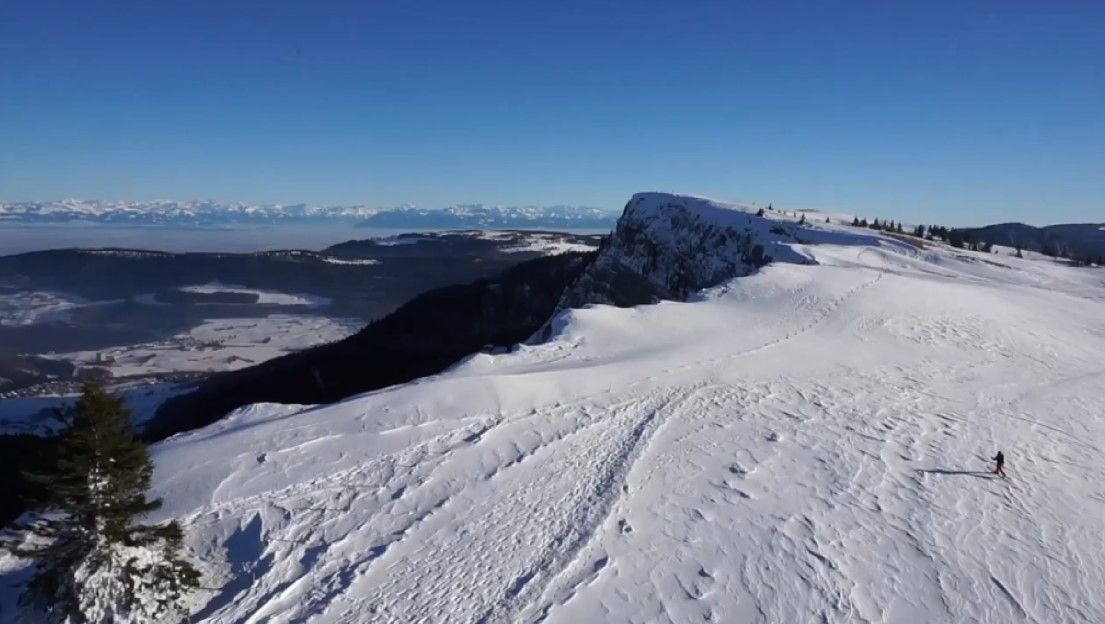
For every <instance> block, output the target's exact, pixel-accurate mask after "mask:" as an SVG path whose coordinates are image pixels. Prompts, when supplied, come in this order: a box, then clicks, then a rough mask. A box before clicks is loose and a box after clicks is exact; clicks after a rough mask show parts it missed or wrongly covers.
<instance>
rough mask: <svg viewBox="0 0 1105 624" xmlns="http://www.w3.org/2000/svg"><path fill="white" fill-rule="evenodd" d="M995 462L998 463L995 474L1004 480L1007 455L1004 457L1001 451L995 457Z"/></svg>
mask: <svg viewBox="0 0 1105 624" xmlns="http://www.w3.org/2000/svg"><path fill="white" fill-rule="evenodd" d="M993 460H994V461H996V462H997V463H998V464H997V466H996V467H995V468H994V474H996V475H998V476H999V477H1001V478H1002V479H1004V478H1005V455H1002V454H1001V451H998V454H997V455H994V457H993Z"/></svg>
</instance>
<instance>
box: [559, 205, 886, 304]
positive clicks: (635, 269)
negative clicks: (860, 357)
mask: <svg viewBox="0 0 1105 624" xmlns="http://www.w3.org/2000/svg"><path fill="white" fill-rule="evenodd" d="M788 214H790V213H788ZM804 214H807V213H804ZM808 214H809V215H810V216H811V217H813V218H816V217H817V213H812V212H810V213H808ZM806 244H838V245H870V246H879V245H893V246H901V245H902V244H901V243H900V242H898V241H894V240H891V239H884V238H878V237H875V236H870V235H867V234H861V233H854V232H847V231H843V230H842V229H841V228H832V227H828V228H826V227H822V226H821V225H819V224H815V223H813V221H809V222H807V221H806V217H805V216H803V217H799V216H797V213H794V216H786V215H784V214H783V213H781V212H778V211H774V210H772V211H765V210H762V209H759V208H758V207H756V206H751V205H746V204H734V203H727V202H719V201H716V200H709V199H705V198H700V197H689V196H683V195H672V194H669V193H638V194H636V195H634V196H633V198H632V199H630V200H629V203H628V204H626V207H625V211H624V213H623V214H622V217H621V219H619V220H618V224H617V227H616V228H615V230H614V232H613V233H612V234H611V236H610V240H609V241H608V242H607V244H606V245H605V246H604V248H603V250H602V252H601V253H600V254H599V257H598V259H597V261H596V262H595V263H594V265H593V266H592V267H591V268H590V269H589V270H588V272H587V273H586V274H585V275H583V276H582V277H581V278H580V280H579V283H578V284H576V286H575V287H574V288H572V289H571V290H570V291H569V292H568V293H565V296H564V300H563V305H562V307H566V308H567V307H579V306H581V305H586V304H589V303H614V304H618V305H635V304H639V303H647V302H652V301H656V300H658V299H677V300H682V299H685V298H686V297H687V296H688V295H689V294H691V293H693V292H695V291H698V290H701V289H703V288H709V287H711V286H715V285H717V284H719V283H721V282H722V281H724V280H726V279H730V278H733V277H741V276H744V275H748V274H749V273H751V272H752V271H754V270H756V269H757V268H759V267H762V266H764V265H765V264H767V263H769V262H772V261H776V262H789V263H797V264H812V263H814V262H815V260H814V259H813V256H812V255H810V254H809V253H807V252H805V251H804V250H803V249H802V247H801V246H802V245H806Z"/></svg>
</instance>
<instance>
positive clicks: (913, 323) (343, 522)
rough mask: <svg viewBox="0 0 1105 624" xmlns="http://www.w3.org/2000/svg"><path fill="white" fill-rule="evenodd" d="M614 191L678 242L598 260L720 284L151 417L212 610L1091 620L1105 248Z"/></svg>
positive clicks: (590, 310) (163, 481) (454, 618)
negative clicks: (299, 395)
mask: <svg viewBox="0 0 1105 624" xmlns="http://www.w3.org/2000/svg"><path fill="white" fill-rule="evenodd" d="M634 202H637V203H636V205H635V204H634ZM623 219H626V220H629V222H628V223H623V224H622V225H623V226H625V225H631V224H633V223H636V226H635V227H637V229H638V230H641V231H643V232H649V234H648V235H647V236H638V237H636V240H638V241H639V242H640V241H644V240H646V239H647V240H649V241H654V242H653V243H648V244H644V243H642V245H641V246H640V248H646V247H648V248H652V247H655V248H654V249H653V251H655V254H654V255H655V257H657V258H661V259H663V261H662V262H659V261H658V262H657V263H656V264H655V265H648V264H641V263H639V262H638V260H640V259H641V258H645V257H647V256H648V254H644V255H642V254H641V253H639V252H638V251H633V249H632V248H631V247H628V246H626V241H625V240H623V241H620V242H619V241H618V240H616V239H612V240H611V242H610V244H609V245H608V246H607V247H606V248H605V249H604V251H603V252H602V254H603V255H604V256H609V257H607V258H605V259H603V258H600V261H599V262H600V264H599V265H598V266H599V267H602V266H607V267H610V266H615V265H618V266H622V267H629V269H628V270H631V271H632V272H634V273H635V274H636V275H638V276H639V277H640V278H641V279H642V280H643V282H644V283H647V284H649V285H650V287H651V288H654V289H655V290H656V293H657V294H658V295H665V294H678V293H677V292H676V291H677V290H678V289H675V288H674V287H673V282H672V281H671V280H670V279H669V275H670V269H671V267H672V266H673V265H672V264H671V263H672V262H676V263H680V265H681V266H684V267H702V268H704V270H703V271H701V272H698V271H697V269H696V270H695V271H690V273H691V276H690V277H689V278H687V276H686V275H684V277H681V278H679V279H680V280H684V279H691V280H692V281H693V282H699V283H702V284H705V283H707V282H710V283H712V286H711V287H709V288H707V289H705V290H701V291H697V292H693V293H690V296H689V298H688V301H686V302H683V301H662V302H660V303H657V304H655V305H646V306H639V307H634V308H616V307H611V306H605V305H597V306H591V307H587V308H584V309H570V310H565V311H564V312H562V313H561V315H560V316H559V317H558V318H557V319H556V320H555V322H554V323H553V324H552V332H551V337H550V338H549V339H548V340H547V341H545V342H543V343H541V344H535V345H530V346H523V347H521V348H519V349H518V350H517V351H515V352H514V353H510V354H501V355H490V354H481V355H477V356H474V357H472V358H470V359H469V360H467V361H466V362H465V363H463V364H462V365H459V366H457V367H455V368H454V369H453V370H451V371H449V372H448V373H445V374H442V375H440V376H437V377H434V378H430V379H426V380H423V381H421V382H418V383H413V384H409V385H405V386H400V387H395V388H391V389H387V390H383V391H379V392H375V393H371V394H368V395H364V396H360V397H356V398H353V399H350V400H348V401H345V402H343V403H340V404H335V405H330V406H324V407H298V406H275V405H256V406H251V407H248V408H245V409H242V410H240V411H238V412H236V413H234V414H233V415H232V416H230V417H228V418H227V419H225V420H223V421H221V422H219V423H216V424H214V425H212V426H210V427H208V428H206V429H203V430H199V431H196V432H192V433H189V434H185V435H182V436H178V437H176V438H173V439H170V440H168V441H166V442H163V443H161V444H160V445H158V446H157V447H156V449H155V457H156V462H157V474H156V482H157V485H156V490H157V494H159V495H161V496H164V498H165V501H166V507H165V509H164V510H163V512H162V513H164V514H165V515H172V516H176V517H179V518H180V519H181V520H182V523H183V524H184V526H185V529H186V531H187V532H188V538H187V539H188V543H189V545H190V546H191V547H192V548H193V549H194V551H195V552H196V554H197V555H198V556H199V557H201V558H202V559H204V560H205V561H207V562H209V564H208V567H207V573H208V578H207V580H206V582H205V585H206V586H208V587H214V588H217V589H214V590H212V591H210V592H205V593H203V594H202V595H200V596H198V597H197V614H196V616H195V618H194V621H202V622H301V621H311V622H369V621H373V622H410V621H450V622H474V621H484V622H508V621H536V620H543V621H549V622H582V621H587V622H590V621H610V622H626V621H633V622H646V621H647V622H653V621H660V622H662V621H676V622H691V621H705V620H709V621H718V622H808V621H822V622H853V621H855V622H997V621H1014V622H1018V621H1027V622H1048V623H1050V622H1100V621H1105V596H1103V595H1102V593H1101V591H1100V589H1101V588H1102V587H1105V547H1103V546H1102V542H1101V535H1102V534H1103V533H1105V462H1103V461H1102V460H1103V456H1102V451H1101V448H1102V444H1105V420H1103V418H1102V411H1101V410H1102V406H1103V405H1105V364H1103V362H1102V359H1101V353H1103V352H1105V272H1103V271H1101V270H1095V269H1076V268H1070V267H1065V266H1062V265H1059V264H1054V263H1051V262H1047V261H1040V260H1029V259H1018V258H1010V257H1004V256H997V255H993V254H991V255H987V254H977V253H969V252H959V251H954V250H951V249H948V248H944V247H941V246H930V247H928V248H924V249H920V248H917V247H915V246H912V245H910V244H907V243H905V242H901V241H898V240H894V239H890V238H882V237H879V236H876V235H875V234H873V233H871V232H869V231H862V232H860V231H853V230H851V228H848V227H845V226H837V225H828V224H824V223H813V221H815V219H812V218H811V223H810V224H809V225H806V226H798V224H796V223H794V219H793V218H789V217H784V216H781V215H779V214H777V213H776V214H772V213H768V215H767V217H766V218H765V219H760V218H758V217H755V216H754V214H751V215H750V213H749V212H748V211H746V210H745V209H743V208H742V207H740V206H731V205H726V204H721V203H718V202H711V201H707V200H700V199H694V198H683V197H675V196H665V195H642V196H637V198H635V199H634V200H633V202H631V204H630V209H629V210H627V212H626V215H625V216H623ZM678 223H685V224H687V227H676V225H677V224H678ZM745 225H747V226H748V227H749V228H750V230H749V231H748V232H745V231H744V230H743V228H744V227H745ZM726 227H733V228H734V229H736V231H737V233H738V235H739V237H743V238H741V240H742V241H744V242H741V243H739V244H737V243H732V242H730V243H726V242H722V241H719V240H718V239H717V238H712V239H711V238H707V239H705V240H703V241H702V242H701V243H697V242H695V243H691V242H688V241H687V240H686V239H685V236H686V235H688V234H690V233H694V232H698V233H703V232H705V233H707V234H710V235H711V236H713V235H715V233H716V232H718V231H722V232H725V231H726V230H725V228H726ZM624 230H625V228H624V227H622V226H619V231H624ZM773 230H774V232H773ZM780 232H782V233H780ZM726 236H727V239H729V237H728V234H727V235H726ZM729 240H732V239H729ZM749 245H762V246H763V249H764V250H765V251H764V253H765V254H766V255H768V256H771V257H772V258H773V259H774V260H775V262H772V263H770V264H767V265H766V266H763V267H762V268H760V269H759V270H757V271H754V272H750V267H749V266H748V264H749V263H748V262H747V260H746V259H745V255H746V253H748V252H749V250H750V249H751V248H750V247H749ZM727 254H731V255H727ZM717 267H721V268H719V269H718V270H717V271H715V270H714V269H715V268H717ZM730 271H731V272H732V274H733V275H737V276H739V277H735V278H729V277H727V276H726V275H725V274H726V273H727V272H730ZM680 283H685V282H683V281H680ZM591 284H592V285H593V286H597V285H598V282H597V280H596V281H593V282H592V283H591ZM665 288H666V289H667V292H665V291H664V289H665ZM581 292H585V291H581ZM586 292H593V289H592V290H590V291H586ZM998 449H1001V450H1003V451H1004V452H1005V455H1006V457H1007V460H1008V464H1007V468H1006V470H1007V471H1008V473H1009V476H1010V478H1009V479H1008V480H1001V479H998V478H995V477H992V476H990V475H989V474H987V473H986V470H987V469H988V467H989V465H990V464H989V463H988V461H987V458H988V457H990V456H991V455H993V454H994V452H995V451H997V450H998Z"/></svg>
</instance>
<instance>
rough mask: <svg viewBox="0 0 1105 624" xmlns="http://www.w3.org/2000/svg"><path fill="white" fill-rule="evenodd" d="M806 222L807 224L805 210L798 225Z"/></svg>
mask: <svg viewBox="0 0 1105 624" xmlns="http://www.w3.org/2000/svg"><path fill="white" fill-rule="evenodd" d="M805 224H806V213H804V212H803V213H802V218H801V219H799V220H798V225H805Z"/></svg>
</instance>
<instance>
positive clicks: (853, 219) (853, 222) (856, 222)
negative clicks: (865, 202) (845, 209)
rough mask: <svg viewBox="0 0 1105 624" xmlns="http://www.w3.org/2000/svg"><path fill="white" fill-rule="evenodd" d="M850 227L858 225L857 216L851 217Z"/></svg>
mask: <svg viewBox="0 0 1105 624" xmlns="http://www.w3.org/2000/svg"><path fill="white" fill-rule="evenodd" d="M852 227H859V217H852Z"/></svg>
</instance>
